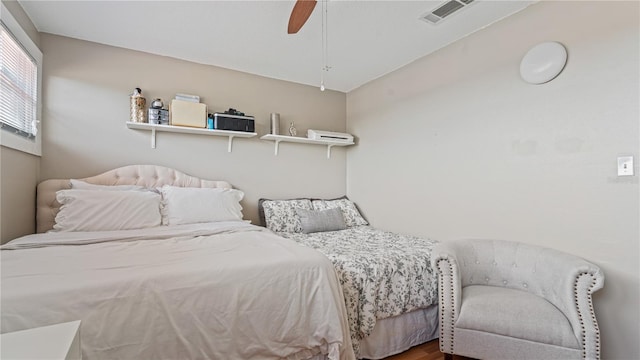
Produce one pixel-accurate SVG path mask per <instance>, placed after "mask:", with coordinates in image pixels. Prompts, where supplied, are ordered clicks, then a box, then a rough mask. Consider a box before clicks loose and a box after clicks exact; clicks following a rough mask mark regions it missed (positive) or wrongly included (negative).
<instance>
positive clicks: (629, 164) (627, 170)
mask: <svg viewBox="0 0 640 360" xmlns="http://www.w3.org/2000/svg"><path fill="white" fill-rule="evenodd" d="M631 175H633V156H619V157H618V176H631Z"/></svg>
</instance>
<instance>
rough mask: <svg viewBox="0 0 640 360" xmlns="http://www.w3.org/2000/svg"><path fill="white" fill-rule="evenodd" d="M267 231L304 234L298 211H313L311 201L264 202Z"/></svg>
mask: <svg viewBox="0 0 640 360" xmlns="http://www.w3.org/2000/svg"><path fill="white" fill-rule="evenodd" d="M262 209H263V211H264V220H265V225H266V226H267V229H269V230H271V231H275V232H296V233H299V232H302V224H301V223H300V217H299V216H298V214H297V213H296V209H305V210H313V207H312V206H311V200H309V199H296V200H264V201H262Z"/></svg>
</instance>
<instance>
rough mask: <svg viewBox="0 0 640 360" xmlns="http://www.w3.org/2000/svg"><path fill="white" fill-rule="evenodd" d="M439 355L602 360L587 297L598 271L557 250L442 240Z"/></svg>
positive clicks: (597, 282)
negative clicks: (600, 359)
mask: <svg viewBox="0 0 640 360" xmlns="http://www.w3.org/2000/svg"><path fill="white" fill-rule="evenodd" d="M432 265H433V266H434V268H435V269H437V271H438V276H439V301H440V315H439V316H440V319H439V320H440V351H442V352H443V353H445V358H451V357H452V356H451V355H450V354H456V355H463V356H468V357H473V358H478V359H518V360H521V359H545V360H547V359H563V360H566V359H599V358H600V331H599V329H598V322H597V321H596V315H595V313H594V309H593V303H592V300H591V295H592V294H593V293H594V292H595V291H597V290H599V289H601V288H602V286H603V284H604V275H603V274H602V272H601V271H600V269H599V268H598V267H597V266H595V265H593V264H591V263H589V262H587V261H585V260H583V259H581V258H579V257H576V256H573V255H570V254H567V253H563V252H560V251H557V250H553V249H549V248H544V247H539V246H533V245H527V244H522V243H518V242H510V241H497V240H459V241H450V242H442V243H440V244H438V245H437V246H436V247H435V249H434V254H433V257H432Z"/></svg>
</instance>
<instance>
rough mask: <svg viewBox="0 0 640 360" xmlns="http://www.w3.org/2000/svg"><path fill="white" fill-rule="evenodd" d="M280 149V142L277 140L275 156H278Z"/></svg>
mask: <svg viewBox="0 0 640 360" xmlns="http://www.w3.org/2000/svg"><path fill="white" fill-rule="evenodd" d="M279 147H280V140H276V145H275V155H276V156H278V148H279Z"/></svg>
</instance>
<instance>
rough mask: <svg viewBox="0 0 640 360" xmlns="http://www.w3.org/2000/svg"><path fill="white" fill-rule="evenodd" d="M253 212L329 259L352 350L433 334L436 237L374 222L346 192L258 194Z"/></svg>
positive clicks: (373, 349)
mask: <svg viewBox="0 0 640 360" xmlns="http://www.w3.org/2000/svg"><path fill="white" fill-rule="evenodd" d="M259 213H260V217H261V222H262V224H263V225H264V226H266V227H267V228H268V229H270V230H272V231H274V232H275V233H276V234H278V235H280V236H282V237H285V238H288V239H292V240H294V241H296V242H297V243H300V244H302V245H305V246H308V247H310V248H313V249H315V250H318V251H320V252H321V253H323V254H324V255H325V256H327V258H329V259H330V260H331V262H332V263H333V264H334V266H335V268H336V271H337V273H338V277H339V278H340V282H341V285H342V287H343V293H344V296H345V303H346V307H347V314H348V317H349V328H350V332H351V338H352V339H351V340H352V343H353V346H354V351H355V353H356V357H358V358H366V359H381V358H384V357H387V356H391V355H394V354H397V353H400V352H403V351H405V350H407V349H408V348H410V347H412V346H415V345H418V344H421V343H424V342H427V341H430V340H433V339H435V338H437V337H438V309H437V300H438V296H437V276H436V272H435V271H434V270H433V269H432V267H431V265H430V259H431V252H432V249H433V247H434V245H435V244H436V241H433V240H430V239H425V238H420V237H415V236H406V235H401V234H397V233H392V232H387V231H382V230H380V229H375V228H373V227H371V226H369V224H368V222H367V221H366V220H365V219H364V218H363V217H362V215H361V214H360V212H359V210H358V208H357V207H356V206H355V204H354V203H353V202H351V201H350V200H349V199H347V198H346V197H343V198H338V199H330V200H323V199H311V198H299V199H289V200H271V199H261V200H260V202H259Z"/></svg>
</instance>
